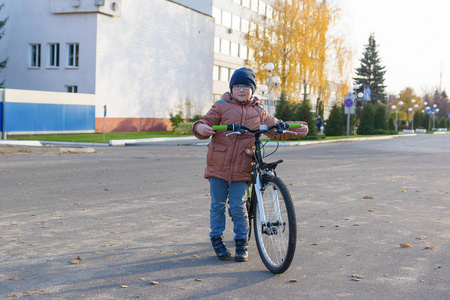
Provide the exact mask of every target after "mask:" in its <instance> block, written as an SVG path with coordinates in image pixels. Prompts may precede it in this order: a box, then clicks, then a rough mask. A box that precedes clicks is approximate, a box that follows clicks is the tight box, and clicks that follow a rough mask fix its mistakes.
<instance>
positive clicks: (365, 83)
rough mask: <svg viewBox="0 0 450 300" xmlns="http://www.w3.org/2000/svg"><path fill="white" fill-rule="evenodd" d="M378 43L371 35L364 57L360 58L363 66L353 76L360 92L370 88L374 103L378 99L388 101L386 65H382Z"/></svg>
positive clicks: (383, 101)
mask: <svg viewBox="0 0 450 300" xmlns="http://www.w3.org/2000/svg"><path fill="white" fill-rule="evenodd" d="M377 47H378V45H377V44H376V42H375V37H374V34H373V33H372V34H371V35H370V37H369V43H368V44H367V45H366V46H365V50H364V53H363V57H362V58H361V59H360V62H361V66H360V67H359V68H357V69H356V75H357V77H355V78H353V79H354V80H355V81H356V83H357V84H359V85H360V89H359V90H358V92H364V87H369V88H370V92H371V94H370V98H371V101H372V103H373V104H375V103H376V102H377V101H381V102H382V103H386V102H387V96H386V92H385V90H384V89H385V88H386V86H385V85H384V74H385V73H386V71H385V67H384V66H381V59H380V58H379V56H378V50H377Z"/></svg>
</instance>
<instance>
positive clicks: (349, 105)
mask: <svg viewBox="0 0 450 300" xmlns="http://www.w3.org/2000/svg"><path fill="white" fill-rule="evenodd" d="M355 99H356V96H355V95H354V94H353V93H350V92H348V93H347V95H345V97H344V106H345V113H346V114H347V136H349V135H350V114H354V113H355Z"/></svg>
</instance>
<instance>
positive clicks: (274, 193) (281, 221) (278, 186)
mask: <svg viewBox="0 0 450 300" xmlns="http://www.w3.org/2000/svg"><path fill="white" fill-rule="evenodd" d="M262 184H263V190H262V191H260V193H261V197H260V199H261V201H262V203H263V207H264V219H265V221H266V222H265V224H264V223H263V222H262V221H261V220H262V217H261V211H260V209H259V207H255V209H254V219H253V221H254V230H255V239H256V245H257V247H258V252H259V255H260V256H261V259H262V261H263V263H264V265H265V266H266V267H267V269H268V270H269V271H270V272H272V273H274V274H280V273H283V272H285V271H286V270H287V269H288V268H289V266H290V265H291V263H292V260H293V259H294V254H295V247H296V243H297V223H296V219H295V210H294V205H293V203H292V198H291V195H290V193H289V191H288V189H287V187H286V185H285V184H284V183H283V182H282V181H281V179H279V178H278V177H275V176H264V177H263V179H262ZM258 201H259V200H258Z"/></svg>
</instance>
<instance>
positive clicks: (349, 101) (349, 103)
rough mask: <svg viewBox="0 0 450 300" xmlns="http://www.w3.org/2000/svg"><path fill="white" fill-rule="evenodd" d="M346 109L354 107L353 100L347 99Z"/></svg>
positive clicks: (345, 102)
mask: <svg viewBox="0 0 450 300" xmlns="http://www.w3.org/2000/svg"><path fill="white" fill-rule="evenodd" d="M344 105H345V107H352V106H353V100H352V99H350V98H347V99H345V101H344Z"/></svg>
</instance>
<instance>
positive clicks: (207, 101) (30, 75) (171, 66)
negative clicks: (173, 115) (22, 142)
mask: <svg viewBox="0 0 450 300" xmlns="http://www.w3.org/2000/svg"><path fill="white" fill-rule="evenodd" d="M3 2H4V3H5V5H4V7H3V9H2V10H1V11H0V20H2V19H4V18H5V17H9V20H8V23H7V25H6V27H5V29H6V34H5V35H4V37H3V38H2V39H1V40H0V59H2V58H3V57H9V62H8V65H7V68H6V69H4V70H3V72H2V73H0V82H1V81H3V80H6V81H5V87H6V89H15V90H36V91H52V92H77V93H85V94H94V95H95V129H96V130H97V131H101V130H102V120H103V115H104V106H105V105H106V107H107V118H106V131H140V130H168V129H170V122H169V120H168V118H169V113H170V111H175V110H176V109H177V106H179V105H180V103H182V102H185V101H188V102H189V103H190V104H191V105H192V106H193V107H194V109H195V110H196V111H195V112H194V113H204V112H206V110H207V109H209V107H210V105H211V95H212V93H213V92H212V78H213V62H214V52H213V47H214V28H215V25H214V19H213V18H212V16H211V7H212V6H211V5H208V3H210V2H211V1H206V0H198V1H185V2H192V3H194V4H196V6H198V7H196V8H189V7H187V6H185V5H180V4H178V3H175V2H174V1H167V0H151V1H148V0H4V1H3ZM179 2H183V1H179ZM208 7H209V8H208ZM6 94H7V93H6ZM61 98H64V94H62V95H61ZM6 101H8V100H6ZM36 101H37V100H36ZM39 101H41V100H39ZM71 101H72V102H73V99H72V100H71ZM21 103H22V104H21V105H22V106H21V107H22V109H25V110H27V109H29V108H30V107H31V106H32V105H36V104H39V103H36V102H35V100H33V99H32V97H31V98H29V99H27V100H26V101H21ZM23 103H28V104H30V105H29V107H28V108H23ZM61 104H62V102H61ZM8 105H14V103H8ZM54 105H56V106H57V105H58V103H56V104H55V103H54V102H52V106H43V107H44V109H53V108H54ZM7 113H8V111H6V114H7ZM66 113H70V112H66ZM6 129H7V130H8V131H12V132H14V131H17V130H16V129H17V128H6ZM92 129H94V128H92ZM35 130H36V131H42V130H40V129H39V128H35ZM70 130H71V129H70V128H65V129H64V131H70ZM54 131H58V130H54Z"/></svg>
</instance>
